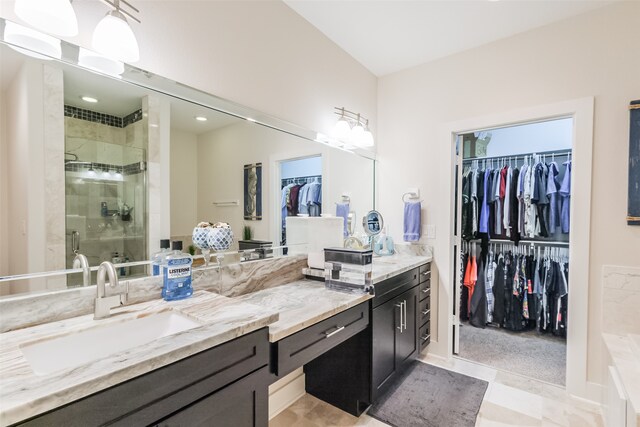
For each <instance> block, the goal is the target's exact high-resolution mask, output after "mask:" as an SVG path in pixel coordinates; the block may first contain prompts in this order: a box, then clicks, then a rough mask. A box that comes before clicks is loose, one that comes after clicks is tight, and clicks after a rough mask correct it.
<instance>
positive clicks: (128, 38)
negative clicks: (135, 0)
mask: <svg viewBox="0 0 640 427" xmlns="http://www.w3.org/2000/svg"><path fill="white" fill-rule="evenodd" d="M102 2H103V3H106V4H107V5H109V6H111V7H113V10H111V11H109V12H107V14H106V16H105V17H104V18H102V20H101V21H100V22H98V25H97V26H96V28H95V30H93V38H92V41H91V45H92V46H93V48H94V49H95V50H96V51H97V52H99V53H101V54H102V55H105V56H106V57H108V58H111V59H115V60H119V61H123V62H136V61H138V60H139V59H140V49H139V47H138V41H137V40H136V36H135V34H133V30H132V29H131V27H130V26H129V23H128V22H127V17H129V18H131V19H133V20H134V21H136V22H138V23H140V20H139V19H138V18H136V17H135V16H133V15H132V14H131V13H129V12H127V11H125V10H123V9H122V7H121V6H120V3H123V4H124V5H126V6H128V7H129V8H130V9H132V10H133V11H134V12H135V13H139V12H140V11H139V10H138V9H136V8H135V7H133V6H132V5H131V4H130V3H128V2H127V1H125V0H113V1H111V0H102Z"/></svg>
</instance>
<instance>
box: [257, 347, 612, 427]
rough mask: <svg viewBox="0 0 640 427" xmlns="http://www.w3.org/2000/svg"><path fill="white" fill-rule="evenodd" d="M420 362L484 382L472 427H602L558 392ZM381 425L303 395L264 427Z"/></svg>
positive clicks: (458, 366)
mask: <svg viewBox="0 0 640 427" xmlns="http://www.w3.org/2000/svg"><path fill="white" fill-rule="evenodd" d="M420 360H421V361H422V362H425V363H430V364H433V365H435V366H440V367H442V368H445V369H450V370H452V371H455V372H459V373H462V374H465V375H469V376H472V377H475V378H480V379H483V380H485V381H488V382H489V387H488V388H487V392H486V394H485V396H484V400H483V401H482V406H481V407H480V413H479V414H478V419H477V421H476V427H506V426H532V427H533V426H535V427H539V426H543V427H551V426H554V427H556V426H562V427H602V426H603V425H604V423H603V421H602V415H601V411H600V408H599V407H598V406H597V405H594V404H592V403H591V402H587V401H584V400H581V399H576V398H573V397H571V396H568V395H567V394H566V393H565V391H564V389H563V388H561V387H558V386H555V385H552V384H548V383H544V382H540V381H537V380H534V379H531V378H526V377H523V376H520V375H517V374H512V373H508V372H504V371H497V370H495V369H493V368H489V367H487V366H483V365H479V364H476V363H473V362H469V361H466V360H462V359H457V358H454V359H452V360H450V361H446V360H442V359H439V358H436V357H431V356H429V355H427V356H424V357H422V358H421V359H420ZM386 425H387V424H385V423H382V422H380V421H378V420H375V419H374V418H371V417H369V416H368V415H366V414H363V415H362V416H360V417H359V418H357V417H354V416H352V415H349V414H347V413H346V412H343V411H341V410H339V409H337V408H335V407H333V406H331V405H329V404H328V403H325V402H323V401H321V400H319V399H316V398H315V397H313V396H311V395H308V394H307V395H305V396H303V397H302V398H300V399H299V400H297V401H296V402H295V403H294V404H293V405H291V406H290V407H289V408H287V409H285V410H284V411H283V412H281V413H280V414H279V415H278V416H276V417H275V418H274V419H272V420H271V421H270V422H269V427H329V426H345V427H346V426H372V427H383V426H386ZM400 427H402V426H400ZM443 427H446V426H443Z"/></svg>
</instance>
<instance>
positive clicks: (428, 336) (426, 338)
mask: <svg viewBox="0 0 640 427" xmlns="http://www.w3.org/2000/svg"><path fill="white" fill-rule="evenodd" d="M420 338H422V341H427V340H428V339H429V338H431V335H427V336H426V337H420Z"/></svg>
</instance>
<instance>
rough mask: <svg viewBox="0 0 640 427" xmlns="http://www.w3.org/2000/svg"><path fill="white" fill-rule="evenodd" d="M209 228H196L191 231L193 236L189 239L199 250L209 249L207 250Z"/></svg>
mask: <svg viewBox="0 0 640 427" xmlns="http://www.w3.org/2000/svg"><path fill="white" fill-rule="evenodd" d="M210 230H211V227H196V228H194V229H193V234H192V235H191V239H192V240H193V245H194V246H195V247H197V248H198V249H200V250H204V249H210V248H209V231H210Z"/></svg>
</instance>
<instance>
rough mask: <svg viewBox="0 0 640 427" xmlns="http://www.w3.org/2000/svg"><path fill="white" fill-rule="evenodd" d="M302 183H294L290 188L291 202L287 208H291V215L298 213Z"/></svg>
mask: <svg viewBox="0 0 640 427" xmlns="http://www.w3.org/2000/svg"><path fill="white" fill-rule="evenodd" d="M300 187H302V186H301V185H294V186H293V187H291V190H289V202H288V204H287V208H288V209H289V216H296V215H298V192H299V191H300Z"/></svg>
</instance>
